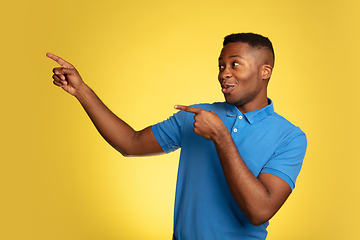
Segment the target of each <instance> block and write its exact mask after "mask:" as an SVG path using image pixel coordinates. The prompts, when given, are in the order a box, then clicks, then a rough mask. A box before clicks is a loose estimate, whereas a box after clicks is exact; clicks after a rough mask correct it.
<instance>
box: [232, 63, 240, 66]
mask: <svg viewBox="0 0 360 240" xmlns="http://www.w3.org/2000/svg"><path fill="white" fill-rule="evenodd" d="M232 65H233V67H236V66H238V65H240V63H238V62H233V64H232Z"/></svg>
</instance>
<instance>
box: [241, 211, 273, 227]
mask: <svg viewBox="0 0 360 240" xmlns="http://www.w3.org/2000/svg"><path fill="white" fill-rule="evenodd" d="M273 215H274V214H271V213H269V212H267V211H264V212H256V213H253V214H249V215H248V216H247V218H248V219H249V222H250V223H251V224H252V225H254V226H260V225H262V224H264V223H266V222H268V221H269V220H270V219H271V218H272V216H273Z"/></svg>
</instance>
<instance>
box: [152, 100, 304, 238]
mask: <svg viewBox="0 0 360 240" xmlns="http://www.w3.org/2000/svg"><path fill="white" fill-rule="evenodd" d="M193 107H196V108H201V109H204V110H207V111H211V110H213V111H214V112H215V113H216V114H217V115H218V116H219V117H220V118H221V120H222V121H223V123H224V124H225V126H226V128H227V129H228V130H229V132H230V133H231V136H232V138H233V140H234V143H235V145H236V147H237V149H238V150H239V153H240V155H241V157H242V159H243V160H244V162H245V163H246V165H247V166H248V168H249V169H250V171H251V172H252V173H253V174H254V175H255V176H258V175H259V174H260V173H264V172H266V173H271V174H273V175H276V176H278V177H280V178H281V179H283V180H284V181H285V182H287V183H288V184H289V186H290V187H291V189H293V188H294V187H295V181H296V178H297V176H298V174H299V172H300V169H301V165H302V161H303V158H304V156H305V151H306V145H307V141H306V136H305V134H304V133H303V132H302V131H301V130H300V129H299V128H298V127H296V126H294V125H293V124H291V123H290V122H289V121H287V120H286V119H285V118H283V117H281V116H280V115H278V114H277V113H275V112H274V108H273V104H272V102H271V100H270V99H269V105H268V106H266V107H264V108H262V109H259V110H256V111H253V112H248V113H245V114H243V113H241V112H240V111H239V110H238V109H237V108H236V107H235V106H234V105H229V104H227V103H225V102H222V103H213V104H198V105H193ZM193 117H194V114H192V113H187V112H184V111H179V112H177V113H175V114H174V115H173V116H171V117H170V118H169V119H167V120H165V121H163V122H161V123H158V124H156V125H153V126H152V130H153V133H154V136H155V138H156V140H157V141H158V142H159V144H160V145H161V147H162V149H163V150H164V152H166V153H170V152H172V151H175V150H176V149H178V148H181V154H180V161H179V169H178V177H177V187H176V196H175V210H174V235H175V237H176V239H177V240H194V239H195V240H205V239H206V240H215V239H216V240H218V239H222V240H250V239H251V240H252V239H265V238H266V236H267V230H266V228H267V226H268V222H267V223H265V224H263V225H260V226H253V225H252V224H250V222H249V220H248V219H247V218H246V217H245V215H244V214H243V213H242V211H241V210H240V208H239V207H238V206H237V204H236V202H235V200H234V198H233V197H232V195H231V193H230V190H229V187H228V185H227V183H226V179H225V176H224V173H223V171H222V168H221V164H220V160H219V157H218V154H217V152H216V149H215V146H214V144H213V142H212V141H211V140H209V139H205V138H203V137H200V136H198V135H197V134H196V133H195V132H194V131H193V127H194V126H193V123H194V118H193Z"/></svg>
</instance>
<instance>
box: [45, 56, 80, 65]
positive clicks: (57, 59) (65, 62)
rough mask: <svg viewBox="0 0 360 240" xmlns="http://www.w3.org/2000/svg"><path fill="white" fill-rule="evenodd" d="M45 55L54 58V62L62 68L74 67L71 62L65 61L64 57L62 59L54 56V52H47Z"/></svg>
mask: <svg viewBox="0 0 360 240" xmlns="http://www.w3.org/2000/svg"><path fill="white" fill-rule="evenodd" d="M46 56H47V57H48V58H51V59H52V60H54V61H55V62H57V63H58V64H59V65H60V66H62V67H64V68H74V66H73V65H72V64H71V63H69V62H67V61H65V60H64V59H62V58H61V57H59V56H56V55H55V54H52V53H47V54H46Z"/></svg>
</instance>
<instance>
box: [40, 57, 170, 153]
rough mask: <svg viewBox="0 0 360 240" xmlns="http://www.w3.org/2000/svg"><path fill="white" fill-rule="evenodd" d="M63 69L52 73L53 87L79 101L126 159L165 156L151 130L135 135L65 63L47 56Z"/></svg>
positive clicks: (54, 70) (71, 66)
mask: <svg viewBox="0 0 360 240" xmlns="http://www.w3.org/2000/svg"><path fill="white" fill-rule="evenodd" d="M46 56H47V57H49V58H51V59H52V60H54V61H55V62H57V63H58V64H59V65H60V66H61V67H57V68H54V69H53V73H54V75H53V79H54V81H53V83H54V84H55V85H56V86H58V87H61V88H63V89H64V90H65V91H66V92H68V93H69V94H71V95H73V96H74V97H76V98H77V100H78V101H79V102H80V104H81V105H82V106H83V108H84V109H85V111H86V113H87V114H88V115H89V117H90V119H91V121H92V122H93V123H94V125H95V127H96V128H97V130H98V131H99V133H100V134H101V135H102V136H103V138H104V139H105V140H106V141H107V142H108V143H109V144H110V145H111V146H113V147H114V148H115V149H116V150H118V151H119V152H120V153H121V154H122V155H124V156H144V155H154V154H161V153H163V150H162V148H161V147H160V145H159V144H158V142H157V141H156V139H155V137H154V135H153V133H152V130H151V127H147V128H145V129H143V130H141V131H135V130H134V129H133V128H131V127H130V126H129V125H128V124H127V123H125V122H124V121H123V120H121V119H120V118H118V117H117V116H116V115H115V114H114V113H113V112H111V111H110V110H109V109H108V108H107V107H106V106H105V104H104V103H103V102H102V101H101V100H100V98H99V97H98V96H97V95H96V94H95V93H94V92H93V91H92V89H91V88H90V87H89V86H87V85H86V84H85V83H84V81H83V80H82V78H81V77H80V74H79V72H78V71H77V70H76V68H75V67H74V66H73V65H72V64H70V63H69V62H67V61H65V60H64V59H62V58H60V57H58V56H56V55H54V54H51V53H47V54H46Z"/></svg>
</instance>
